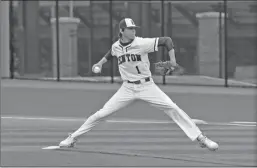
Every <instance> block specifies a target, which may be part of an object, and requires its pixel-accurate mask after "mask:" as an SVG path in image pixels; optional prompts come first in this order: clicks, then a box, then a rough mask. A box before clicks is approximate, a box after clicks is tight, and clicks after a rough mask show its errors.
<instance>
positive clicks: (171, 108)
mask: <svg viewBox="0 0 257 168" xmlns="http://www.w3.org/2000/svg"><path fill="white" fill-rule="evenodd" d="M140 99H142V100H144V101H146V102H148V103H150V104H151V105H153V106H155V107H157V108H159V109H161V110H163V111H164V112H165V113H166V114H167V115H168V116H169V117H170V118H172V120H173V121H174V122H175V123H176V124H177V125H178V126H179V127H180V128H181V129H182V130H183V131H184V132H185V134H186V135H187V136H188V137H189V138H190V139H191V140H192V141H195V140H196V139H197V140H199V138H202V139H203V138H205V137H204V136H202V132H201V130H200V129H199V128H198V127H197V126H196V124H195V123H194V122H193V121H192V119H191V118H190V117H189V116H188V115H187V114H186V113H185V112H184V111H183V110H182V109H181V108H179V107H178V106H177V105H176V104H175V103H174V102H173V101H172V100H171V99H170V98H169V97H168V96H167V95H166V94H165V93H164V92H163V91H162V90H161V89H160V88H159V87H158V86H157V85H155V84H154V83H152V84H147V85H146V86H145V88H144V90H143V91H142V92H141V93H140ZM207 140H209V139H207ZM207 140H206V141H207ZM214 146H215V145H214ZM207 147H209V146H207Z"/></svg>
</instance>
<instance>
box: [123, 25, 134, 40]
mask: <svg viewBox="0 0 257 168" xmlns="http://www.w3.org/2000/svg"><path fill="white" fill-rule="evenodd" d="M135 36H136V29H135V28H134V27H128V28H125V29H124V32H123V37H125V38H127V39H129V40H133V39H134V38H135Z"/></svg>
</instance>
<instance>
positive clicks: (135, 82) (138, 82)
mask: <svg viewBox="0 0 257 168" xmlns="http://www.w3.org/2000/svg"><path fill="white" fill-rule="evenodd" d="M145 81H146V82H149V81H150V77H147V78H145ZM128 83H134V84H140V83H141V80H137V81H128Z"/></svg>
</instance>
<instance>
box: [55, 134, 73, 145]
mask: <svg viewBox="0 0 257 168" xmlns="http://www.w3.org/2000/svg"><path fill="white" fill-rule="evenodd" d="M71 135H72V134H69V136H68V137H67V138H66V139H65V140H63V141H61V142H60V144H59V146H60V147H66V148H73V147H74V146H75V143H76V142H77V139H75V138H72V137H71Z"/></svg>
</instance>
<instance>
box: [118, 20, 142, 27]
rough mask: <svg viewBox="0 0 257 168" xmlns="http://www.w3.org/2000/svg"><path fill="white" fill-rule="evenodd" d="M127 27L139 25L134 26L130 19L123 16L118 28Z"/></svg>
mask: <svg viewBox="0 0 257 168" xmlns="http://www.w3.org/2000/svg"><path fill="white" fill-rule="evenodd" d="M127 27H139V26H136V25H135V23H134V21H133V20H132V19H130V18H124V19H122V20H121V21H120V23H119V28H120V29H124V28H127Z"/></svg>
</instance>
